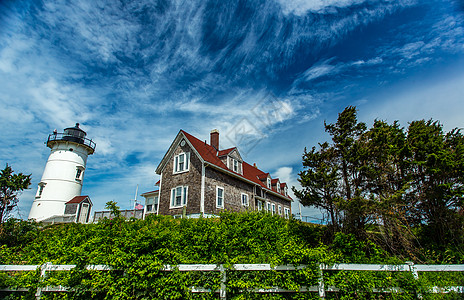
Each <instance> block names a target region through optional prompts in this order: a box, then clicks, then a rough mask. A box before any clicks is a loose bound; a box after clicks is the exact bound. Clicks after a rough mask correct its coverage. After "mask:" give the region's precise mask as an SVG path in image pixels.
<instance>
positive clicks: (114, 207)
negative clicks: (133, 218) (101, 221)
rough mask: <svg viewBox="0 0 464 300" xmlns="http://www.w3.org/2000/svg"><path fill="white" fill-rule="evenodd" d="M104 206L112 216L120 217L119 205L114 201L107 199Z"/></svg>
mask: <svg viewBox="0 0 464 300" xmlns="http://www.w3.org/2000/svg"><path fill="white" fill-rule="evenodd" d="M105 208H106V209H109V210H110V211H111V213H110V215H112V216H114V217H115V218H120V217H121V211H120V210H119V206H118V204H117V203H116V202H115V201H108V202H106V204H105Z"/></svg>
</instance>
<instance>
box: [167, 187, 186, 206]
mask: <svg viewBox="0 0 464 300" xmlns="http://www.w3.org/2000/svg"><path fill="white" fill-rule="evenodd" d="M187 198H188V186H178V187H175V188H173V189H171V207H170V208H178V207H182V206H186V205H187Z"/></svg>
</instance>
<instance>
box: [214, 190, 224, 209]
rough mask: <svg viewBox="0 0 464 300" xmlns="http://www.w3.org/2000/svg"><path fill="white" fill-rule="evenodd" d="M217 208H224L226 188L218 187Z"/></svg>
mask: <svg viewBox="0 0 464 300" xmlns="http://www.w3.org/2000/svg"><path fill="white" fill-rule="evenodd" d="M216 207H218V208H224V188H222V187H219V186H217V187H216Z"/></svg>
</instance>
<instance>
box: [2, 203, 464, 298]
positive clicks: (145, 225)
mask: <svg viewBox="0 0 464 300" xmlns="http://www.w3.org/2000/svg"><path fill="white" fill-rule="evenodd" d="M6 228H9V229H8V230H7V231H5V229H6ZM3 229H4V230H3V231H2V232H3V233H2V236H1V237H0V242H1V243H2V245H1V246H0V264H24V265H26V264H43V263H45V262H52V263H53V264H76V265H77V266H78V268H76V269H75V270H73V271H71V272H50V276H49V277H47V279H46V280H45V281H42V282H41V281H40V280H39V279H40V278H39V276H40V274H39V272H17V273H14V274H5V273H3V274H1V273H0V287H5V286H10V287H11V286H18V287H31V288H32V289H31V292H29V293H16V294H10V295H8V297H10V298H12V299H15V298H19V297H23V298H26V299H28V298H31V299H33V298H34V293H35V291H34V289H36V288H37V287H38V286H47V285H63V286H69V287H72V288H73V292H72V293H67V294H66V293H44V296H43V299H55V298H60V299H66V298H70V299H88V298H91V297H92V298H101V299H192V298H194V299H216V298H218V295H217V294H212V293H211V294H192V293H191V292H190V288H191V287H192V286H196V287H204V288H210V289H212V290H215V289H219V287H220V279H221V278H220V273H219V272H208V273H206V272H179V271H174V272H164V271H161V270H160V269H161V267H162V266H163V265H165V264H171V265H177V264H224V265H226V266H228V265H231V264H236V263H250V264H252V263H270V264H271V265H285V264H293V265H300V264H305V265H308V268H306V269H304V270H299V271H292V272H277V271H254V272H239V271H229V272H227V293H228V298H231V299H257V298H259V299H284V298H294V299H312V298H317V296H318V295H317V293H307V294H290V295H277V294H274V295H273V294H265V295H262V294H261V295H258V294H247V293H243V290H244V289H247V288H254V287H262V288H266V287H274V286H279V287H281V288H287V289H298V288H299V287H300V286H311V285H317V278H318V264H319V263H326V264H331V263H335V262H346V263H385V264H397V263H403V262H402V261H400V260H398V259H397V258H395V257H391V256H389V255H388V254H387V253H386V252H385V251H383V250H382V249H380V248H378V247H377V246H376V245H375V244H374V243H372V242H370V241H358V240H356V239H355V238H354V237H353V236H350V235H343V234H338V235H337V236H336V237H335V240H334V241H333V243H332V244H330V245H324V244H322V243H321V236H322V234H323V231H324V227H323V226H319V225H310V224H304V223H301V222H299V221H297V220H293V219H291V220H286V219H283V218H281V217H278V216H271V215H269V214H265V213H259V212H250V213H228V212H225V213H223V214H222V215H221V217H220V218H210V219H204V218H200V219H173V218H171V217H167V216H151V215H150V216H148V217H147V219H146V220H135V219H131V220H123V219H113V220H103V221H101V222H99V223H96V224H60V225H52V226H48V227H45V228H40V226H39V225H38V224H34V223H29V222H24V221H10V222H9V223H7V224H4V228H3ZM87 264H107V265H110V266H112V267H113V268H114V271H87V270H84V269H83V267H84V266H85V265H87ZM325 281H326V285H331V284H335V285H337V287H339V288H341V289H342V291H341V292H340V293H337V294H328V296H329V298H331V297H334V298H337V299H342V298H343V299H351V298H359V299H369V298H376V299H377V298H378V297H379V296H378V295H377V296H376V295H373V294H371V293H369V292H368V291H369V290H371V289H372V288H373V287H389V286H398V287H401V288H402V289H404V290H405V291H406V292H408V293H404V294H392V295H388V297H387V298H388V299H414V297H416V295H415V291H416V290H418V289H424V288H426V287H427V286H428V285H430V283H429V282H426V280H423V281H415V280H414V279H413V278H412V276H410V274H405V273H402V274H399V273H396V274H393V273H391V272H390V273H374V272H327V273H326V276H325ZM447 283H449V284H453V285H464V284H463V281H462V275H461V274H456V276H454V277H453V279H452V280H451V279H448V282H447ZM427 284H428V285H427ZM427 296H430V295H427V294H426V293H425V292H424V297H427ZM0 297H2V295H0ZM382 297H384V296H382ZM385 297H386V296H385ZM431 297H432V296H431ZM433 297H435V296H433ZM440 297H441V296H440ZM447 297H448V296H447ZM382 299H385V298H382Z"/></svg>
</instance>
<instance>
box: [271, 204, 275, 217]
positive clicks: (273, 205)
mask: <svg viewBox="0 0 464 300" xmlns="http://www.w3.org/2000/svg"><path fill="white" fill-rule="evenodd" d="M275 213H276V207H275V204H272V214H273V215H275Z"/></svg>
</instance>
